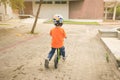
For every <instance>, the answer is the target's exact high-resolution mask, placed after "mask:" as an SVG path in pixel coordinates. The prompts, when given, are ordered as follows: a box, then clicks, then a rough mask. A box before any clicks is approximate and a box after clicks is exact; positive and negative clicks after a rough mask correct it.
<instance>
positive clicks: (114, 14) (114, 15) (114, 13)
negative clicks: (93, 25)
mask: <svg viewBox="0 0 120 80" xmlns="http://www.w3.org/2000/svg"><path fill="white" fill-rule="evenodd" d="M116 8H117V2H116V3H115V6H114V12H113V20H115V17H116Z"/></svg>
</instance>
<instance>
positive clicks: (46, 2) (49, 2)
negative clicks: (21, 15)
mask: <svg viewBox="0 0 120 80" xmlns="http://www.w3.org/2000/svg"><path fill="white" fill-rule="evenodd" d="M35 3H36V4H39V3H40V1H36V2H35ZM43 4H52V1H43Z"/></svg>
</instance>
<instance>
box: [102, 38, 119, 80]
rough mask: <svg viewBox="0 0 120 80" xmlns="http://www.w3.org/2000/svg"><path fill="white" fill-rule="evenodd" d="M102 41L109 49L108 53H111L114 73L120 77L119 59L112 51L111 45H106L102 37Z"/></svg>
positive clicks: (110, 63)
mask: <svg viewBox="0 0 120 80" xmlns="http://www.w3.org/2000/svg"><path fill="white" fill-rule="evenodd" d="M100 40H101V42H102V43H103V45H104V47H105V48H106V50H107V51H108V53H107V54H108V55H109V65H110V67H111V66H112V67H111V69H112V71H113V73H114V74H116V75H117V77H118V78H119V79H120V66H119V65H118V63H117V60H116V58H115V56H114V54H113V53H112V51H111V50H110V49H109V47H108V46H107V45H106V43H105V42H104V41H103V40H102V38H100Z"/></svg>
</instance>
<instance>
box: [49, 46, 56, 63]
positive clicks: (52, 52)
mask: <svg viewBox="0 0 120 80" xmlns="http://www.w3.org/2000/svg"><path fill="white" fill-rule="evenodd" d="M55 50H56V48H51V51H50V52H49V54H48V59H49V61H50V60H51V59H52V57H53V55H54V53H55Z"/></svg>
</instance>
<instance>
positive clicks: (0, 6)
mask: <svg viewBox="0 0 120 80" xmlns="http://www.w3.org/2000/svg"><path fill="white" fill-rule="evenodd" d="M0 16H2V20H6V19H10V18H12V17H13V12H12V8H11V7H10V5H9V4H7V15H5V8H4V5H3V4H2V3H0Z"/></svg>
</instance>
